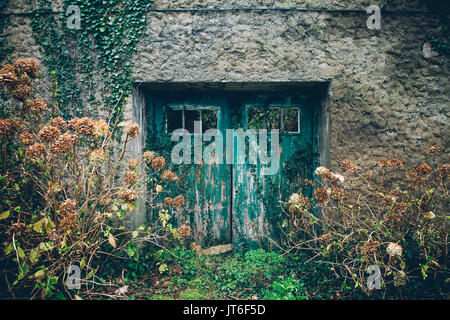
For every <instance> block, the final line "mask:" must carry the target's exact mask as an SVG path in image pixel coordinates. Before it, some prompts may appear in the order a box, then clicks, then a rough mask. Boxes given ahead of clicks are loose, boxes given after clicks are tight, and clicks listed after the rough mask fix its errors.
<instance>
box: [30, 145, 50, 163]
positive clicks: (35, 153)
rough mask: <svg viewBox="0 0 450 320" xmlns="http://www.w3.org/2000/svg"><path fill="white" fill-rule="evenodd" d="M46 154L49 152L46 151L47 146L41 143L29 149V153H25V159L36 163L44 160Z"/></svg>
mask: <svg viewBox="0 0 450 320" xmlns="http://www.w3.org/2000/svg"><path fill="white" fill-rule="evenodd" d="M46 154H47V150H46V149H45V146H44V145H43V144H40V143H35V144H33V145H31V146H29V147H28V149H27V151H26V152H25V157H26V158H27V159H28V160H33V161H36V160H42V159H44V157H45V155H46Z"/></svg>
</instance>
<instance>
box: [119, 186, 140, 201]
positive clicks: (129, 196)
mask: <svg viewBox="0 0 450 320" xmlns="http://www.w3.org/2000/svg"><path fill="white" fill-rule="evenodd" d="M119 199H121V200H122V201H124V202H125V203H129V204H131V203H133V202H135V201H136V200H137V199H138V196H137V192H136V191H135V190H129V189H126V190H124V191H122V192H121V193H120V195H119Z"/></svg>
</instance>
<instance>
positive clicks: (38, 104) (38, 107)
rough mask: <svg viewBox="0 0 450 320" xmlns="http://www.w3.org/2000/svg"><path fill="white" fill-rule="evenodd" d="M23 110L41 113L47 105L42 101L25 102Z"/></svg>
mask: <svg viewBox="0 0 450 320" xmlns="http://www.w3.org/2000/svg"><path fill="white" fill-rule="evenodd" d="M25 108H26V109H27V110H29V111H31V112H36V113H41V112H44V111H45V110H47V103H46V102H45V101H44V100H42V99H33V100H31V101H26V102H25Z"/></svg>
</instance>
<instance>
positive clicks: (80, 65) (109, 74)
mask: <svg viewBox="0 0 450 320" xmlns="http://www.w3.org/2000/svg"><path fill="white" fill-rule="evenodd" d="M151 3H152V1H151V0H122V1H120V0H64V2H63V12H64V13H61V14H58V15H52V14H48V12H46V11H49V10H51V3H50V1H48V0H41V1H40V3H39V8H38V9H37V10H35V11H34V13H33V16H32V19H31V20H32V21H31V26H32V30H33V35H34V38H35V39H36V41H37V42H38V43H39V44H40V45H41V46H42V48H43V53H44V58H43V62H44V64H45V65H46V67H47V71H48V72H49V73H51V74H53V75H54V76H55V78H56V81H57V82H58V93H57V97H56V99H57V101H58V104H59V108H60V110H61V111H62V113H63V116H64V117H66V118H67V117H70V116H79V115H81V114H83V113H84V112H85V111H86V110H88V109H87V107H88V106H89V107H91V110H93V111H94V110H96V109H97V106H98V105H99V104H103V105H104V106H105V107H106V108H107V110H108V108H109V110H111V111H112V110H114V111H112V112H113V116H116V115H117V114H119V112H120V111H121V108H122V107H123V105H124V104H125V102H126V97H127V96H128V94H129V93H130V92H131V88H132V69H133V61H132V57H133V54H134V52H135V49H136V44H137V42H138V40H139V39H140V38H141V37H142V35H143V34H144V31H145V28H146V24H147V19H146V12H147V10H148V8H149V7H150V5H151ZM70 5H77V6H79V8H80V13H81V28H80V29H68V28H67V25H66V21H67V18H68V15H66V14H65V12H66V10H67V7H68V6H70ZM116 106H117V107H116Z"/></svg>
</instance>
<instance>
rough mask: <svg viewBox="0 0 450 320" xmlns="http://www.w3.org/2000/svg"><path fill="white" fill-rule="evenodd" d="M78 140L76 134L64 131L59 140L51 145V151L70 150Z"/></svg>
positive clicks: (63, 151)
mask: <svg viewBox="0 0 450 320" xmlns="http://www.w3.org/2000/svg"><path fill="white" fill-rule="evenodd" d="M77 140H78V136H77V135H76V134H70V133H64V134H62V135H60V136H59V138H58V140H57V141H56V142H55V143H54V144H53V145H52V146H51V147H50V151H51V152H52V153H67V152H70V151H72V149H73V146H74V145H75V143H76V142H77Z"/></svg>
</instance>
